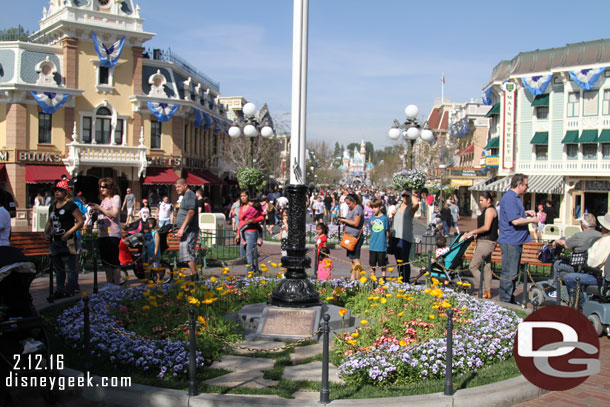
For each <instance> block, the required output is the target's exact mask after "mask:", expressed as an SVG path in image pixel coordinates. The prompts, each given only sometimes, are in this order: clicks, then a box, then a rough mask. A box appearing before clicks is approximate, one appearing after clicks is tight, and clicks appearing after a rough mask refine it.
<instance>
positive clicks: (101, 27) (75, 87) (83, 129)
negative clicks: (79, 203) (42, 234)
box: [0, 0, 230, 225]
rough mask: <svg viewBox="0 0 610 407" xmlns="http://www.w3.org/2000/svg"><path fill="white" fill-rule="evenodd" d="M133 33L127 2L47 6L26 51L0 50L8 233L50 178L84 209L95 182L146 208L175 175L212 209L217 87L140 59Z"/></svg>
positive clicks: (217, 160) (162, 55)
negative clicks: (73, 188)
mask: <svg viewBox="0 0 610 407" xmlns="http://www.w3.org/2000/svg"><path fill="white" fill-rule="evenodd" d="M142 24H143V20H142V18H140V8H139V6H136V5H135V4H134V2H133V0H51V1H50V2H49V7H48V9H44V10H43V16H42V19H41V20H40V29H39V31H37V32H36V33H34V34H33V35H31V36H30V38H29V40H28V41H1V42H0V166H1V167H0V171H2V172H0V182H2V181H3V183H4V188H5V189H6V190H7V191H10V192H11V193H12V194H13V196H14V197H15V200H16V203H17V218H16V219H15V222H16V224H18V225H25V224H26V223H27V222H28V220H29V219H30V217H31V214H30V211H31V210H30V209H28V208H30V207H31V206H32V204H33V201H34V197H35V196H36V194H38V193H44V192H45V191H47V190H49V189H50V186H51V184H50V182H52V181H53V180H55V179H57V178H59V177H60V176H61V175H62V174H67V175H69V176H72V177H74V176H78V182H77V185H78V187H77V189H79V190H80V191H82V192H83V194H84V195H85V196H86V197H87V198H89V199H95V198H96V196H97V180H98V179H99V178H100V177H102V176H110V177H113V178H114V179H116V180H118V182H119V185H120V186H121V190H122V192H123V193H124V191H125V189H126V188H127V187H131V188H132V190H133V192H134V194H135V195H136V197H142V198H144V197H152V198H153V199H154V198H158V197H159V196H160V195H163V194H167V193H170V194H173V193H174V192H173V188H170V187H169V186H170V185H171V184H172V183H173V181H175V179H177V178H178V177H180V176H184V177H186V178H187V181H189V183H190V184H192V185H202V186H204V187H205V188H206V193H207V194H208V195H211V197H212V202H213V203H214V205H215V206H216V207H220V206H221V205H222V202H220V197H221V187H220V186H219V185H221V184H225V181H223V179H222V178H226V177H227V175H228V173H227V172H225V171H224V168H223V163H222V159H221V151H222V149H223V143H224V139H226V138H227V136H226V131H227V129H228V128H229V126H230V123H229V121H228V119H227V117H226V114H225V112H224V107H223V106H222V105H221V104H220V103H219V98H220V92H219V84H218V83H217V82H215V81H213V80H212V79H210V78H208V77H207V76H206V75H204V74H202V73H201V72H199V71H197V70H196V69H194V68H192V67H191V66H190V65H189V64H188V63H187V62H185V61H184V60H182V59H181V58H179V57H178V56H177V55H175V54H174V53H172V52H171V51H162V50H157V49H155V50H146V49H145V48H144V43H145V42H146V41H148V40H150V39H151V38H152V37H153V36H154V34H153V33H149V32H146V31H144V29H143V25H142ZM212 186H214V187H213V188H212Z"/></svg>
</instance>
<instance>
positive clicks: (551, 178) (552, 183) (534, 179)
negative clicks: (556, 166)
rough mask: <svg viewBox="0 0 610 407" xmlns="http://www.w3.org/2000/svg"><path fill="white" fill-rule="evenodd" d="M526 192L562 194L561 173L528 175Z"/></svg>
mask: <svg viewBox="0 0 610 407" xmlns="http://www.w3.org/2000/svg"><path fill="white" fill-rule="evenodd" d="M527 184H528V188H527V192H530V193H535V194H563V176H562V175H530V176H529V177H528V179H527Z"/></svg>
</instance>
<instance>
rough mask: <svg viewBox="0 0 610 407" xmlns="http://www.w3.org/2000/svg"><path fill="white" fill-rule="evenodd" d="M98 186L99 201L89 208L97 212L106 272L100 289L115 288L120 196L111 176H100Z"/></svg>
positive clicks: (116, 283)
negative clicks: (103, 285)
mask: <svg viewBox="0 0 610 407" xmlns="http://www.w3.org/2000/svg"><path fill="white" fill-rule="evenodd" d="M98 185H99V188H100V194H99V199H100V201H101V203H100V204H99V205H98V204H95V203H93V204H91V208H92V209H93V210H94V211H95V212H96V213H97V214H98V217H97V226H98V229H99V232H98V238H99V239H98V242H99V247H100V257H101V258H102V265H103V267H104V271H105V272H106V282H107V283H108V284H107V285H106V286H105V287H103V288H102V290H108V289H111V288H117V287H118V285H119V284H120V282H121V268H120V263H119V241H120V240H121V234H122V228H121V222H120V217H119V214H120V210H121V197H120V195H119V187H118V185H117V184H116V182H115V181H114V180H113V179H112V178H102V179H100V180H99V182H98Z"/></svg>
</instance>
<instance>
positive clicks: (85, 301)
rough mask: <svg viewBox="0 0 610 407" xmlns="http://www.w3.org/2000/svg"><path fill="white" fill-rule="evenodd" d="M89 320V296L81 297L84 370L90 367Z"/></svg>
mask: <svg viewBox="0 0 610 407" xmlns="http://www.w3.org/2000/svg"><path fill="white" fill-rule="evenodd" d="M90 349H91V320H90V315H89V296H88V295H85V296H84V297H83V350H84V353H85V359H84V360H83V366H84V368H85V370H86V371H89V369H90V368H91V350H90Z"/></svg>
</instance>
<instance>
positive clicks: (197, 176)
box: [184, 170, 212, 185]
mask: <svg viewBox="0 0 610 407" xmlns="http://www.w3.org/2000/svg"><path fill="white" fill-rule="evenodd" d="M184 175H185V176H184V178H185V179H186V183H187V184H189V185H211V184H212V183H211V182H210V181H208V180H207V179H206V177H205V176H204V175H203V174H202V173H201V172H199V171H196V170H184Z"/></svg>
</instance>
